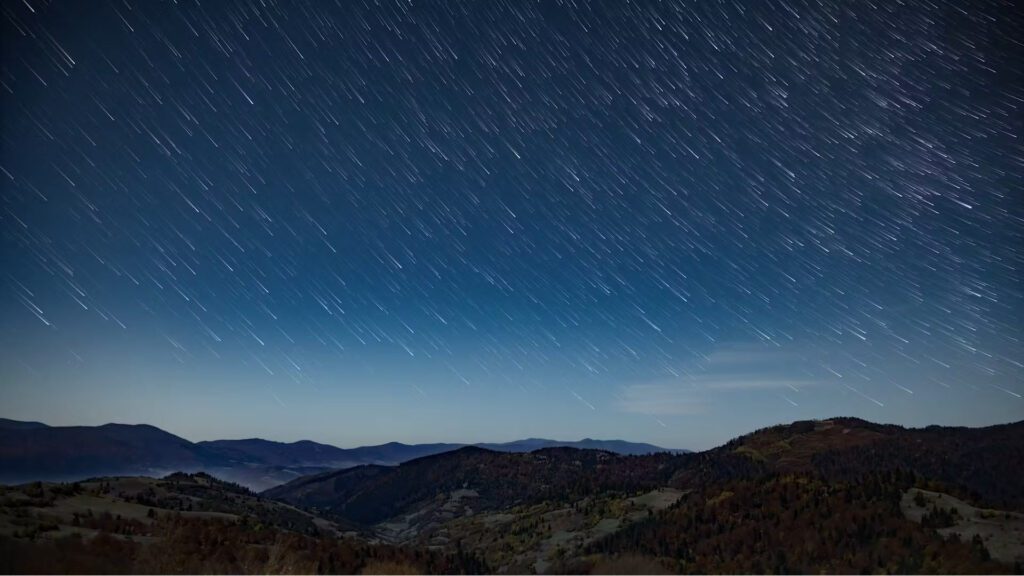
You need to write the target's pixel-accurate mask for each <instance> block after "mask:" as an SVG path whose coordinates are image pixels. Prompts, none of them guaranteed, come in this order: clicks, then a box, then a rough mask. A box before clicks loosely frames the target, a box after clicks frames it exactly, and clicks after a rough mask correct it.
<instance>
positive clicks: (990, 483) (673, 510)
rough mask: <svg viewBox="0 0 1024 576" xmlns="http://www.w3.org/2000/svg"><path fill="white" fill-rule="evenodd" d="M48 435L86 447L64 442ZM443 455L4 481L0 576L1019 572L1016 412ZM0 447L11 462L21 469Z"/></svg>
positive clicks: (1023, 436) (464, 449) (313, 455)
mask: <svg viewBox="0 0 1024 576" xmlns="http://www.w3.org/2000/svg"><path fill="white" fill-rule="evenodd" d="M5 424H6V426H5V428H4V429H5V430H7V432H6V433H5V434H24V433H29V432H31V433H34V434H28V435H24V436H21V437H20V438H21V444H19V445H20V446H21V447H22V449H23V450H26V449H27V447H34V448H35V449H36V450H37V451H36V452H35V453H36V454H43V453H46V454H51V455H53V454H58V453H59V454H60V455H61V456H62V457H64V456H70V457H72V458H75V447H77V448H78V449H79V450H80V451H81V454H80V455H79V460H74V459H73V460H72V462H79V461H88V460H89V458H87V456H90V455H91V456H92V457H95V456H96V453H97V447H99V446H101V445H102V444H103V443H104V442H106V443H107V444H108V446H107V450H105V451H100V452H101V453H104V454H108V456H109V457H108V458H107V459H106V460H104V462H105V463H106V464H114V463H117V462H121V463H124V462H129V463H131V465H133V466H142V467H145V466H154V465H156V464H160V465H166V464H167V463H168V461H166V460H165V461H163V462H160V461H159V460H158V459H157V458H156V457H152V458H149V459H140V457H137V454H138V452H139V450H137V448H138V445H137V443H138V442H142V443H143V444H145V443H146V442H150V443H152V444H153V445H154V446H157V447H159V452H160V453H162V454H170V455H171V457H170V458H171V459H172V460H173V459H182V460H183V461H185V462H190V463H192V464H194V465H197V466H198V465H209V464H210V462H209V461H207V460H205V459H207V458H213V457H216V460H215V461H214V463H216V464H220V465H223V464H224V462H225V461H227V462H230V461H231V459H232V458H233V459H235V461H237V462H240V463H242V464H241V465H242V466H248V465H249V463H252V462H257V463H259V464H260V465H265V464H266V463H269V462H276V463H278V465H282V466H292V465H294V466H295V468H290V469H292V470H297V468H298V467H299V466H301V465H302V464H303V463H307V462H310V461H317V459H327V460H331V461H333V462H338V461H340V460H338V458H352V456H351V454H352V453H355V454H357V455H360V457H363V458H370V457H378V456H379V457H388V458H399V457H406V456H409V455H410V454H412V452H409V451H403V450H404V449H403V448H402V447H401V446H402V445H398V446H397V447H396V446H394V445H385V446H388V448H387V449H384V450H383V451H375V450H373V448H376V447H370V448H367V449H365V450H363V452H357V451H356V450H358V449H353V451H347V450H342V449H338V448H333V447H329V446H324V445H317V444H315V443H296V445H279V444H277V443H271V442H266V441H260V440H244V441H223V442H210V443H195V444H193V443H188V442H187V441H184V440H182V439H180V438H178V437H176V436H173V435H170V434H167V433H166V432H162V431H160V430H158V429H156V428H153V427H148V426H142V427H125V426H117V425H108V426H100V427H96V428H90V427H76V428H73V429H70V430H71V432H54V430H59V429H56V428H49V427H46V426H43V425H39V424H26V423H13V424H7V423H5ZM61 434H71V435H73V436H74V437H78V438H80V440H79V441H78V442H77V443H76V444H74V445H73V446H71V447H70V448H67V449H65V450H64V451H55V450H54V449H53V446H52V444H53V442H54V438H55V437H57V436H60V435H61ZM55 435H56V436H55ZM29 438H32V439H35V440H32V441H29V440H27V439H29ZM44 441H47V442H50V444H47V443H46V442H44ZM133 442H136V444H133ZM545 442H546V441H524V442H523V443H517V445H516V448H522V446H524V445H525V446H533V445H536V444H544V443H545ZM0 445H3V446H6V447H9V446H11V444H10V443H9V442H7V441H5V443H0ZM43 448H46V449H47V450H45V451H44V450H42V449H43ZM405 448H410V447H405ZM451 448H452V445H433V446H431V447H428V448H422V450H425V451H428V452H429V451H431V450H442V449H447V450H445V451H442V452H437V453H434V454H428V455H426V456H421V457H418V458H412V459H410V460H406V461H404V462H402V463H400V464H397V465H381V464H378V463H363V464H358V465H356V466H351V467H348V468H344V469H331V470H323V471H320V470H318V471H315V472H314V473H311V474H308V475H304V476H302V477H299V478H295V479H293V480H291V481H289V482H286V483H284V484H281V485H278V486H274V487H272V488H269V489H267V490H264V491H262V492H259V493H256V492H253V491H251V490H249V489H248V488H245V487H243V486H239V485H237V484H233V483H228V482H224V481H222V480H219V479H217V478H215V477H213V476H210V475H208V474H205V473H194V474H183V473H180V472H176V473H173V474H169V475H167V476H164V477H162V478H146V477H137V476H135V477H125V476H119V477H106V478H93V479H91V480H88V481H83V482H73V483H52V482H51V483H47V482H31V483H27V484H21V485H18V486H0V572H16V573H68V572H74V573H166V572H171V571H184V572H192V573H326V574H331V573H449V574H457V573H470V574H472V573H538V574H540V573H559V574H587V573H592V574H607V573H624V574H629V573H646V574H666V573H731V574H736V573H773V574H775V573H777V574H785V573H907V574H910V573H969V574H974V573H992V574H998V573H1021V568H1022V566H1024V475H1022V474H1020V471H1021V470H1022V469H1024V421H1022V422H1016V423H1012V424H1003V425H997V426H988V427H984V428H962V427H940V426H929V427H926V428H904V427H902V426H896V425H888V424H876V423H872V422H867V421H864V420H860V419H857V418H846V417H839V418H830V419H825V420H814V421H799V422H793V423H791V424H782V425H778V426H772V427H769V428H765V429H761V430H756V431H754V432H751V433H749V434H746V435H744V436H740V437H738V438H736V439H734V440H731V441H729V442H727V443H725V444H723V445H721V446H719V447H717V448H713V449H711V450H706V451H703V452H698V453H673V452H668V451H663V452H654V453H647V454H639V455H637V454H633V455H630V454H617V453H614V452H610V451H606V450H598V449H578V448H572V447H540V448H537V449H535V450H532V451H529V452H523V451H498V450H494V449H491V448H487V447H481V446H456V447H455V448H454V449H451ZM4 450H5V451H4V452H3V453H2V454H0V456H3V458H5V460H3V461H2V463H7V462H15V460H10V459H6V458H7V457H8V452H7V451H6V450H8V449H7V448H5V449H4ZM381 455H383V456H381ZM114 456H117V457H119V458H120V460H119V459H118V458H115V457H114ZM57 468H59V467H57ZM57 468H53V469H54V470H55V469H57Z"/></svg>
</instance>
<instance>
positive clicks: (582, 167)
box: [0, 0, 1024, 448]
mask: <svg viewBox="0 0 1024 576" xmlns="http://www.w3.org/2000/svg"><path fill="white" fill-rule="evenodd" d="M0 19H2V22H3V23H2V26H3V38H2V42H3V70H2V75H0V91H2V94H3V100H2V107H3V125H2V157H0V167H2V174H0V179H2V181H3V188H2V206H0V225H2V247H3V252H2V254H3V266H2V283H3V286H2V290H3V294H4V296H3V299H2V301H0V303H2V308H0V380H2V382H0V404H2V405H3V406H4V410H3V411H4V414H3V415H4V416H8V417H12V418H21V419H32V420H43V421H46V422H49V423H51V424H72V423H81V424H97V423H103V422H107V421H122V422H148V423H152V424H156V425H159V426H161V427H164V428H166V429H168V430H171V431H172V432H175V433H178V434H181V435H183V436H185V437H188V438H190V439H205V438H212V437H215V436H236V437H237V436H253V435H260V436H264V437H270V438H275V439H292V440H294V439H298V438H313V439H317V440H322V441H331V442H334V443H337V444H339V445H343V446H349V445H355V444H359V443H370V442H384V441H390V440H401V441H436V440H446V441H463V442H466V441H490V440H509V439H512V438H515V437H521V436H554V437H559V438H567V439H575V438H581V437H584V436H591V437H623V438H627V439H630V440H644V441H651V442H655V443H658V444H661V445H665V446H672V447H687V448H705V447H709V446H711V445H714V444H716V443H720V442H723V441H725V440H727V439H728V438H729V437H730V436H732V435H735V434H738V433H742V432H745V431H748V430H750V429H752V428H755V427H758V426H762V425H768V424H773V423H777V422H786V421H792V420H796V419H800V418H818V417H828V416H835V415H853V416H861V417H864V418H868V419H871V420H876V421H884V422H896V423H900V424H907V425H924V424H931V423H939V424H964V425H980V424H991V423H996V422H1006V421H1010V420H1019V419H1021V418H1022V417H1024V398H1022V396H1024V385H1022V382H1024V344H1022V341H1021V338H1022V335H1024V334H1022V333H1024V314H1022V292H1021V269H1022V266H1024V253H1022V250H1024V226H1022V224H1024V198H1022V191H1024V182H1022V172H1024V145H1022V142H1021V134H1022V131H1021V128H1022V118H1024V115H1022V108H1024V83H1022V79H1021V73H1020V68H1021V66H1020V62H1021V61H1022V60H1021V56H1022V55H1024V50H1022V44H1021V41H1022V39H1024V25H1022V20H1021V18H1020V17H1019V15H1018V14H1017V13H1015V9H1014V6H1013V2H1009V1H1006V2H1001V1H989V2H983V1H972V2H937V1H931V0H923V1H915V2H896V1H894V2H869V1H863V0H855V1H853V2H779V1H765V2H717V1H716V2H704V1H701V2H682V1H680V2H625V1H621V2H620V1H608V2H593V3H589V2H579V3H576V2H554V1H544V2H527V1H522V2H519V1H497V0H496V1H487V2H454V1H453V2H440V1H429V2H426V1H425V2H419V1H417V2H386V1H380V2H361V1H357V0H352V1H348V0H340V1H338V2H335V3H329V2H319V1H316V2H303V1H298V0H297V1H294V2H272V1H247V0H238V1H209V2H195V1H191V0H181V1H178V2H161V3H157V2H133V1H128V0H124V1H120V0H119V1H113V0H111V1H99V2H62V1H55V2H41V1H39V0H23V1H13V0H11V1H6V0H5V1H4V2H3V10H2V17H0Z"/></svg>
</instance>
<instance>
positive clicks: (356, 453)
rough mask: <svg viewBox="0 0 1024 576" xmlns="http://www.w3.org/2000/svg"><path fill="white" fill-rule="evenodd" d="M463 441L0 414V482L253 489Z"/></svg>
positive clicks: (540, 443)
mask: <svg viewBox="0 0 1024 576" xmlns="http://www.w3.org/2000/svg"><path fill="white" fill-rule="evenodd" d="M464 446H466V444H402V443H399V442H389V443H387V444H380V445H376V446H361V447H358V448H348V449H345V448H338V447H336V446H331V445H328V444H321V443H317V442H312V441H309V440H302V441H299V442H291V443H284V442H274V441H270V440H263V439H260V438H250V439H244V440H213V441H204V442H195V443H193V442H190V441H188V440H186V439H184V438H181V437H178V436H175V435H173V434H171V433H169V432H165V431H164V430H161V429H159V428H156V427H154V426H149V425H144V424H140V425H126V424H105V425H103V426H47V425H46V424H42V423H40V422H20V421H17V420H9V419H0V483H7V484H17V483H21V482H29V481H34V480H46V481H73V480H81V479H84V478H88V477H92V476H131V475H136V476H138V475H143V476H162V475H164V474H167V473H170V472H174V471H186V472H197V471H205V472H208V473H210V474H213V475H215V476H217V477H219V478H223V479H225V480H229V481H232V482H237V483H239V484H242V485H245V486H248V487H250V488H253V489H256V490H263V489H266V488H270V487H272V486H277V485H280V484H283V483H286V482H288V481H291V480H293V479H295V478H298V477H301V476H305V475H309V474H315V473H319V472H324V471H327V470H334V469H343V468H351V467H353V466H359V465H365V464H376V465H389V466H393V465H396V464H399V463H401V462H405V461H408V460H413V459H416V458H420V457H423V456H430V455H434V454H439V453H443V452H448V451H452V450H456V449H458V448H461V447H464ZM481 446H486V447H487V448H489V449H492V450H497V451H502V452H527V451H531V450H536V449H538V448H544V447H554V446H573V447H581V448H595V447H600V448H603V449H608V450H613V451H617V452H621V453H623V454H641V453H652V452H661V451H666V450H665V449H662V448H659V447H657V446H652V445H650V444H639V443H632V442H625V441H622V440H591V439H585V440H581V441H579V442H560V441H556V440H547V439H527V440H519V441H514V442H508V443H497V444H483V445H481Z"/></svg>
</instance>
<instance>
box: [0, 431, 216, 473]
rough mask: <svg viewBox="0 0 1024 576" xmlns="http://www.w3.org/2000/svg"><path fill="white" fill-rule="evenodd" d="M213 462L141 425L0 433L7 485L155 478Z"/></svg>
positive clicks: (205, 454)
mask: <svg viewBox="0 0 1024 576" xmlns="http://www.w3.org/2000/svg"><path fill="white" fill-rule="evenodd" d="M216 462H217V456H216V455H215V454H212V453H209V452H207V451H205V450H203V449H202V448H200V447H197V446H196V445H195V444H193V443H191V442H189V441H188V440H185V439H184V438H180V437H178V436H175V435H173V434H171V433H169V432H165V431H163V430H161V429H159V428H156V427H154V426H149V425H145V424H138V425H127V424H105V425H103V426H95V427H93V426H59V427H58V426H54V427H51V426H45V425H43V426H5V427H3V428H0V481H3V482H8V483H11V482H24V481H30V480H75V479H82V478H86V477H89V476H98V475H130V474H150V475H153V474H155V475H160V474H164V473H167V472H172V471H175V470H186V471H193V470H199V469H202V468H204V467H206V466H212V465H215V464H216Z"/></svg>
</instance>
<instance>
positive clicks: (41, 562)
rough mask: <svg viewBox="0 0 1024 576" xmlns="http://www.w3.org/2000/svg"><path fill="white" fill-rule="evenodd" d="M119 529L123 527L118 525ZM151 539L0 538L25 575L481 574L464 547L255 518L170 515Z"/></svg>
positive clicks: (1, 563) (106, 535) (3, 563)
mask: <svg viewBox="0 0 1024 576" xmlns="http://www.w3.org/2000/svg"><path fill="white" fill-rule="evenodd" d="M112 528H114V529H115V530H117V529H118V528H123V526H118V527H113V526H112ZM147 534H148V535H149V537H135V538H133V537H132V536H124V535H121V534H117V533H111V532H107V531H102V532H100V533H99V534H97V535H95V536H92V537H83V536H81V535H78V534H73V535H70V536H64V537H60V538H56V539H44V538H38V539H35V540H25V539H14V538H10V537H0V572H2V573H7V574H11V573H17V574H69V573H70V574H358V573H410V574H412V573H440V574H477V573H486V572H488V571H489V570H488V568H487V566H486V565H485V564H483V562H481V561H480V560H478V559H477V558H475V557H474V556H471V555H468V554H465V553H463V552H461V551H459V552H457V553H453V554H442V553H440V552H435V551H429V550H413V549H405V548H399V547H394V546H387V545H373V544H367V543H365V542H361V541H357V540H353V539H337V538H314V537H311V536H306V535H302V534H295V533H289V532H283V531H279V530H273V529H261V528H254V527H252V525H251V524H247V523H239V522H230V521H222V520H216V519H205V518H183V517H180V516H177V515H166V516H164V517H161V518H158V519H157V520H156V522H154V523H153V525H152V526H150V528H149V529H148V530H147Z"/></svg>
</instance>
